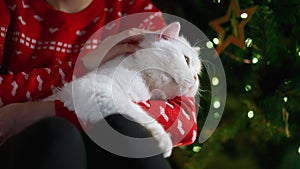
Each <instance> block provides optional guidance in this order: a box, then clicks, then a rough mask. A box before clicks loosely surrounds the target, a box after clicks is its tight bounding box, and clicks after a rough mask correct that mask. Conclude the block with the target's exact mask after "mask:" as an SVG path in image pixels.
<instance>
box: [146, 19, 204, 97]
mask: <svg viewBox="0 0 300 169" xmlns="http://www.w3.org/2000/svg"><path fill="white" fill-rule="evenodd" d="M179 32H180V24H179V23H178V22H174V23H171V24H169V25H168V26H166V27H165V28H164V29H162V30H160V31H157V32H156V33H155V34H152V35H149V36H146V37H145V41H144V42H143V43H142V44H141V46H142V48H150V49H151V50H149V52H148V57H152V58H153V57H156V59H155V61H156V62H153V65H156V66H157V67H158V68H160V69H161V70H162V71H163V73H164V74H163V75H155V73H152V74H151V77H150V78H152V81H151V80H150V81H151V83H152V84H151V86H153V89H155V88H158V89H161V90H163V91H164V92H165V95H166V96H176V95H177V96H178V95H184V96H189V97H193V96H195V95H196V93H197V91H198V87H199V79H198V74H199V73H200V71H201V62H200V59H199V57H198V56H199V52H200V51H199V47H193V46H191V45H190V43H189V42H188V41H187V40H186V39H185V38H184V37H183V36H179ZM145 51H147V50H145ZM145 62H152V61H151V60H147V58H146V57H145ZM168 78H169V81H168ZM162 81H163V82H162ZM164 82H167V83H169V84H164ZM172 83H173V84H172ZM164 85H165V86H164ZM153 89H152V90H153ZM150 90H151V89H150Z"/></svg>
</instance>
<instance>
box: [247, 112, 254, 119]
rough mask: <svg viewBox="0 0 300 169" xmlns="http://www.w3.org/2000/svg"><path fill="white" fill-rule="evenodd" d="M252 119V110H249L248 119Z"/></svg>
mask: <svg viewBox="0 0 300 169" xmlns="http://www.w3.org/2000/svg"><path fill="white" fill-rule="evenodd" d="M253 117H254V111H253V110H249V111H248V118H249V119H252V118H253Z"/></svg>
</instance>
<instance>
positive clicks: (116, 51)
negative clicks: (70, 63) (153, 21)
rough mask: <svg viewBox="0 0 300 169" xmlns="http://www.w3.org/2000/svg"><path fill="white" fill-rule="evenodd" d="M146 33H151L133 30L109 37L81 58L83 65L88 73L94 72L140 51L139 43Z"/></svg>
mask: <svg viewBox="0 0 300 169" xmlns="http://www.w3.org/2000/svg"><path fill="white" fill-rule="evenodd" d="M145 33H150V31H147V30H144V29H136V28H131V29H128V30H125V31H123V32H121V33H118V34H115V35H111V36H108V37H107V38H105V39H104V40H103V41H102V42H101V44H100V45H99V46H98V47H97V48H96V49H95V50H93V51H92V52H90V53H89V54H87V55H86V56H84V57H82V58H81V60H82V62H83V65H84V66H85V68H86V69H87V70H88V71H92V70H94V69H95V68H97V67H99V66H100V65H102V64H103V63H105V62H106V61H108V60H111V59H113V58H115V57H116V56H119V55H122V54H130V53H134V52H135V51H136V50H138V49H139V42H141V41H142V40H143V39H144V35H143V34H145Z"/></svg>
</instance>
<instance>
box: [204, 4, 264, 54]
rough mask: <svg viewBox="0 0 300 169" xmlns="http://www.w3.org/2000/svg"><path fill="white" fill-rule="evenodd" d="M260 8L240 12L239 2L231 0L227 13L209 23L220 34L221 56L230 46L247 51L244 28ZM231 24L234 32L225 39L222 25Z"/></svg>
mask: <svg viewBox="0 0 300 169" xmlns="http://www.w3.org/2000/svg"><path fill="white" fill-rule="evenodd" d="M257 7H258V6H252V7H249V8H247V9H244V10H240V7H239V4H238V1H237V0H231V2H230V4H229V7H228V10H227V13H226V15H225V16H222V17H220V18H218V19H215V20H213V21H211V22H209V25H210V26H211V27H212V28H213V29H214V30H215V31H216V32H218V36H219V37H218V39H219V42H218V46H217V48H216V51H217V53H218V54H221V53H222V52H223V51H224V50H225V49H226V48H227V46H228V45H230V44H234V45H236V46H237V47H239V48H241V49H245V35H244V26H245V25H246V24H247V23H248V22H249V20H250V19H251V17H252V15H253V14H254V12H255V11H256V9H257ZM225 23H230V24H231V27H232V32H231V33H230V34H229V35H228V36H227V37H226V39H224V38H225V34H226V32H225V28H224V27H222V24H225Z"/></svg>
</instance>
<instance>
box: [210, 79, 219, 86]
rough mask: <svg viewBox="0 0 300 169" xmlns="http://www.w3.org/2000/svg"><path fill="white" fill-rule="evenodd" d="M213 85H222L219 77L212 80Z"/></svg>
mask: <svg viewBox="0 0 300 169" xmlns="http://www.w3.org/2000/svg"><path fill="white" fill-rule="evenodd" d="M211 83H212V85H213V86H218V84H219V83H220V80H219V78H218V77H213V78H212V79H211Z"/></svg>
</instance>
